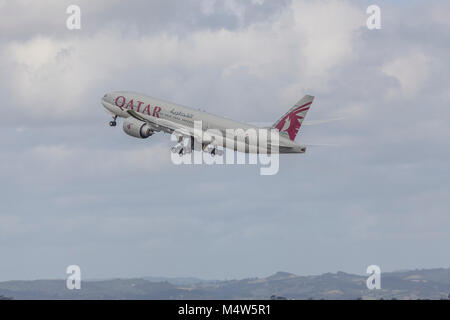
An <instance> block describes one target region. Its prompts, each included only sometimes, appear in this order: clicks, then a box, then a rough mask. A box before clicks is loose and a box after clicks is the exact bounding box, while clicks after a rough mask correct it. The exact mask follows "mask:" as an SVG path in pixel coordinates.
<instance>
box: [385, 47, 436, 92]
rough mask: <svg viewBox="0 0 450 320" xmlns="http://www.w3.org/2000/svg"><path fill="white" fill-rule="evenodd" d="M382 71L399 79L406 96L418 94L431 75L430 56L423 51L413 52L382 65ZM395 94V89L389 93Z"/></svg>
mask: <svg viewBox="0 0 450 320" xmlns="http://www.w3.org/2000/svg"><path fill="white" fill-rule="evenodd" d="M382 71H383V72H384V73H385V74H387V75H388V76H391V77H394V78H395V79H396V80H397V81H399V83H400V86H401V92H402V94H403V95H404V96H405V97H414V96H415V95H417V94H418V93H419V92H420V91H421V89H422V88H423V86H424V84H425V83H426V82H427V81H428V78H429V76H430V67H429V58H428V57H427V56H426V55H424V54H423V53H422V52H412V53H410V54H409V55H408V56H405V57H399V58H397V59H395V60H393V61H390V62H389V63H388V64H386V65H384V66H382ZM389 94H390V95H394V94H395V93H394V92H393V90H392V91H391V92H390V93H389Z"/></svg>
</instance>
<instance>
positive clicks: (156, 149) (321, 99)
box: [0, 0, 450, 279]
mask: <svg viewBox="0 0 450 320" xmlns="http://www.w3.org/2000/svg"><path fill="white" fill-rule="evenodd" d="M50 4H53V5H54V6H52V5H50ZM64 6H65V3H64V2H62V1H61V2H59V1H58V2H57V1H55V2H39V3H38V2H25V1H23V2H22V1H17V2H10V1H8V2H5V1H3V2H0V8H1V9H0V11H1V12H9V13H11V14H8V15H6V17H5V19H2V20H1V21H0V36H1V42H0V57H1V59H0V96H1V98H2V107H3V110H5V112H4V113H3V116H2V118H1V120H0V122H1V124H2V126H0V131H1V134H0V144H1V145H2V146H3V148H2V151H1V152H0V178H1V180H2V181H3V183H2V184H1V185H0V189H1V190H0V191H1V192H2V196H3V197H2V201H1V202H0V230H1V232H0V234H1V237H2V241H1V244H2V245H0V249H1V252H2V255H3V257H6V258H5V259H4V260H2V261H6V262H5V263H2V265H1V266H0V274H2V277H4V279H9V278H23V277H24V275H25V276H28V277H45V276H48V277H54V275H55V274H59V273H58V272H61V276H64V271H65V267H66V266H67V265H66V261H69V262H68V263H73V261H75V260H76V261H77V263H80V264H82V267H83V270H85V269H84V268H87V269H86V270H89V271H86V272H87V273H86V275H89V276H90V277H108V276H115V277H116V276H121V275H122V276H123V275H127V276H131V275H132V276H142V275H146V274H163V275H178V276H180V275H184V276H185V275H194V276H200V277H211V278H215V277H223V276H229V277H240V276H255V275H266V274H269V273H272V272H274V271H276V270H280V269H285V270H286V271H291V272H295V273H300V274H302V273H303V274H307V273H318V272H328V271H337V270H338V269H341V270H342V269H343V270H345V271H349V272H364V271H365V268H366V267H367V265H368V264H371V263H373V260H374V259H375V260H377V261H376V262H377V263H379V264H381V265H382V266H383V270H387V269H389V268H391V269H398V268H404V267H408V268H411V267H414V268H415V267H425V266H443V265H448V263H450V262H449V260H448V257H445V256H443V255H442V254H441V252H445V244H446V243H448V241H449V239H448V233H446V230H448V228H449V223H450V222H449V220H448V218H447V216H448V215H447V212H448V201H446V198H448V194H449V188H448V181H447V180H448V179H447V178H446V177H447V176H448V172H447V171H448V170H447V169H446V168H447V163H448V161H449V160H450V159H449V158H450V153H449V152H448V150H447V148H445V146H446V145H448V142H449V141H448V140H449V134H450V131H449V126H448V123H447V121H446V119H447V118H448V117H449V116H450V110H449V109H448V107H447V106H448V103H449V102H450V91H449V90H448V88H447V87H448V86H447V83H448V82H449V81H450V79H449V77H450V76H449V74H450V72H449V71H450V70H449V69H450V65H449V63H448V44H446V43H445V41H442V39H445V38H446V37H447V34H448V28H447V24H446V23H445V21H444V20H445V19H444V20H443V16H442V14H440V13H439V12H441V11H442V10H443V9H445V8H447V7H448V5H447V4H445V3H443V2H442V1H439V2H435V3H433V4H428V3H426V4H418V3H414V4H412V3H411V4H410V3H408V5H406V4H400V3H385V4H383V6H382V29H381V30H377V31H369V30H367V28H366V27H365V21H366V18H367V16H366V14H365V9H366V8H365V7H364V6H363V4H361V2H359V1H329V0H324V1H301V0H299V1H246V2H237V1H203V2H198V1H183V2H180V1H160V2H158V1H152V2H147V1H135V2H127V3H120V2H114V1H104V2H97V1H96V2H92V1H85V2H83V1H82V2H80V6H81V9H82V17H83V18H82V30H81V31H79V32H70V31H68V30H66V29H65V27H64V26H65V18H66V17H67V15H66V13H65V7H64ZM20 13H22V14H20ZM411 17H414V21H415V23H414V24H411ZM118 89H123V90H134V91H140V92H143V93H147V94H149V95H154V96H157V97H161V98H165V99H168V100H170V101H175V102H179V103H182V104H186V105H190V106H193V107H200V108H202V109H205V110H207V111H209V112H213V113H217V114H219V115H224V116H228V117H230V118H233V119H237V120H239V119H240V120H244V121H260V122H263V121H267V122H269V123H273V122H274V120H276V119H277V118H279V116H280V115H281V114H283V113H284V112H285V111H286V110H288V109H289V108H290V107H291V106H292V105H293V104H294V103H295V102H296V101H298V99H299V98H301V96H302V95H303V94H306V93H309V94H313V95H315V96H316V99H315V101H314V105H313V107H312V108H311V110H310V111H309V113H308V118H307V120H321V119H330V118H339V117H342V116H345V119H344V120H342V121H337V122H332V123H324V124H320V125H316V126H305V127H303V128H302V131H301V133H300V135H299V138H298V139H299V140H298V141H299V142H309V143H317V142H318V143H336V144H339V145H340V146H339V147H317V148H310V149H308V152H307V153H306V154H305V155H302V156H298V157H297V156H293V157H291V156H287V157H284V156H283V157H282V158H281V164H280V172H279V174H277V175H276V176H273V177H261V176H259V175H258V172H259V170H258V168H257V167H256V166H244V167H242V166H174V165H173V164H172V163H171V161H170V153H169V150H170V146H171V143H172V142H170V141H169V139H168V137H167V136H164V135H155V136H152V137H151V138H150V139H148V140H138V139H132V138H131V137H128V136H126V135H125V134H124V133H123V132H121V128H120V126H119V127H117V128H110V127H109V126H108V125H107V123H108V121H109V116H108V115H106V114H105V113H104V112H103V110H102V107H101V105H100V103H99V100H100V97H101V96H103V94H104V92H107V91H112V90H118ZM280 248H282V250H280ZM429 248H433V250H430V249H429ZM399 251H401V252H402V256H401V257H399V255H398V252H399ZM249 255H251V256H252V260H251V261H250V260H248V256H249ZM179 261H183V264H179ZM230 261H242V263H241V264H239V265H233V264H230ZM19 262H20V263H19ZM29 265H32V266H33V273H32V275H31V273H30V271H29ZM105 266H107V267H106V269H107V271H105Z"/></svg>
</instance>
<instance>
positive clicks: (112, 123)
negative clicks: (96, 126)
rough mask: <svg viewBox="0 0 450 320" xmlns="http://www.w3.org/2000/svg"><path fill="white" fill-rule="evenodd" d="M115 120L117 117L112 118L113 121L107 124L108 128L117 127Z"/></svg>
mask: <svg viewBox="0 0 450 320" xmlns="http://www.w3.org/2000/svg"><path fill="white" fill-rule="evenodd" d="M116 119H117V116H114V117H113V120H112V121H110V122H109V126H110V127H115V126H116V125H117V122H116Z"/></svg>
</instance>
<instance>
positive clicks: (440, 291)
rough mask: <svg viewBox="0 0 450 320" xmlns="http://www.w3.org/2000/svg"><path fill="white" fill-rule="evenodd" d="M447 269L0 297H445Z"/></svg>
mask: <svg viewBox="0 0 450 320" xmlns="http://www.w3.org/2000/svg"><path fill="white" fill-rule="evenodd" d="M449 294H450V269H428V270H411V271H401V272H390V273H383V274H382V277H381V289H380V290H368V289H367V287H366V276H361V275H354V274H348V273H344V272H338V273H325V274H322V275H317V276H297V275H295V274H292V273H287V272H277V273H275V274H274V275H271V276H268V277H265V278H250V279H242V280H228V281H210V280H201V279H197V278H159V277H146V278H137V279H111V280H95V281H83V282H82V283H81V290H67V289H66V287H65V280H35V281H6V282H0V297H2V298H3V299H4V298H6V297H11V298H14V299H271V298H272V299H274V298H275V299H284V298H286V299H447V298H448V297H449Z"/></svg>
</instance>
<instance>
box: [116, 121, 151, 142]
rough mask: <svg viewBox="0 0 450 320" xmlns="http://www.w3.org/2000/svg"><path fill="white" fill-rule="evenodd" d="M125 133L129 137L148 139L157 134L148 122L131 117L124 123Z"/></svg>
mask: <svg viewBox="0 0 450 320" xmlns="http://www.w3.org/2000/svg"><path fill="white" fill-rule="evenodd" d="M123 131H125V133H126V134H128V135H129V136H132V137H135V138H140V139H146V138H148V137H150V136H151V135H152V134H153V133H155V132H154V131H153V129H152V127H150V126H149V125H148V124H147V123H146V122H144V121H139V120H137V119H135V118H132V117H129V118H127V119H125V121H124V122H123Z"/></svg>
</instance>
